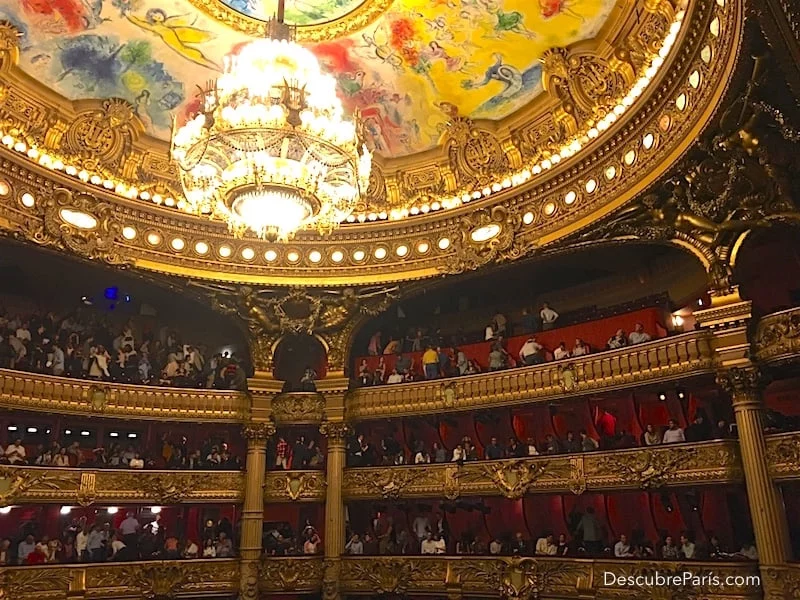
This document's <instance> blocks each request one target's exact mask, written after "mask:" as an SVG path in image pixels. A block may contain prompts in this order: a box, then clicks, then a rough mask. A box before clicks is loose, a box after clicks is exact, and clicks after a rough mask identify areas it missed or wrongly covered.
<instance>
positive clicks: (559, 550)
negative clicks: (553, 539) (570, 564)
mask: <svg viewBox="0 0 800 600" xmlns="http://www.w3.org/2000/svg"><path fill="white" fill-rule="evenodd" d="M569 554H570V548H569V543H567V536H566V535H564V534H563V533H562V534H561V535H559V536H558V544H557V545H556V556H568V555H569Z"/></svg>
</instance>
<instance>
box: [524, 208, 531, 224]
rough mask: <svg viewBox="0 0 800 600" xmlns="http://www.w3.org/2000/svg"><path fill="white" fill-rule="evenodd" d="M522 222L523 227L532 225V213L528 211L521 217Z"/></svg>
mask: <svg viewBox="0 0 800 600" xmlns="http://www.w3.org/2000/svg"><path fill="white" fill-rule="evenodd" d="M522 222H523V223H525V225H530V224H531V223H533V213H532V212H530V211H528V212H526V213H525V214H524V215H522Z"/></svg>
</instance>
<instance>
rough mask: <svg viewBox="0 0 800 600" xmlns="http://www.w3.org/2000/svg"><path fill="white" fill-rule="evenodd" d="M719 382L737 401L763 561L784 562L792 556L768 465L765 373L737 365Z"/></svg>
mask: <svg viewBox="0 0 800 600" xmlns="http://www.w3.org/2000/svg"><path fill="white" fill-rule="evenodd" d="M717 382H718V383H719V385H720V386H721V387H722V388H723V389H724V390H725V391H727V392H728V393H729V394H730V395H731V399H732V401H733V410H734V413H735V415H736V426H737V428H738V430H739V447H740V449H741V453H742V466H743V467H744V475H745V481H746V484H747V498H748V501H749V504H750V512H751V516H752V518H753V529H754V531H755V538H756V548H757V550H758V556H759V562H760V563H761V564H762V565H767V566H773V565H781V564H784V563H785V562H786V561H787V560H788V559H789V557H790V556H791V550H790V547H791V546H790V543H789V527H788V524H787V521H786V511H785V507H784V504H783V498H782V496H781V491H780V490H779V489H778V487H777V486H776V485H775V484H774V483H773V482H772V480H771V479H770V476H769V470H768V465H767V446H766V442H765V440H764V403H763V399H762V390H763V381H762V377H761V373H760V371H759V370H758V369H757V368H754V367H751V368H738V367H734V368H731V369H729V370H726V371H722V372H721V373H720V374H719V376H718V378H717Z"/></svg>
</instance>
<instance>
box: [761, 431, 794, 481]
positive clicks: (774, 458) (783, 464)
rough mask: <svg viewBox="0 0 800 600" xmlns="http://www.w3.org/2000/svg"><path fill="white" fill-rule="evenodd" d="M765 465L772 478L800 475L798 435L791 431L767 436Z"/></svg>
mask: <svg viewBox="0 0 800 600" xmlns="http://www.w3.org/2000/svg"><path fill="white" fill-rule="evenodd" d="M767 465H768V466H769V472H770V475H771V476H772V477H774V478H789V477H796V476H798V475H800V435H798V434H796V433H792V434H783V435H777V436H769V437H767Z"/></svg>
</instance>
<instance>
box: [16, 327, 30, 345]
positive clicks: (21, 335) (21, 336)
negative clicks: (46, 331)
mask: <svg viewBox="0 0 800 600" xmlns="http://www.w3.org/2000/svg"><path fill="white" fill-rule="evenodd" d="M14 335H16V336H17V339H18V340H20V341H22V342H30V341H31V332H30V331H29V330H28V324H27V323H24V324H23V325H22V327H20V328H19V329H17V331H16V333H15V334H14Z"/></svg>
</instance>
